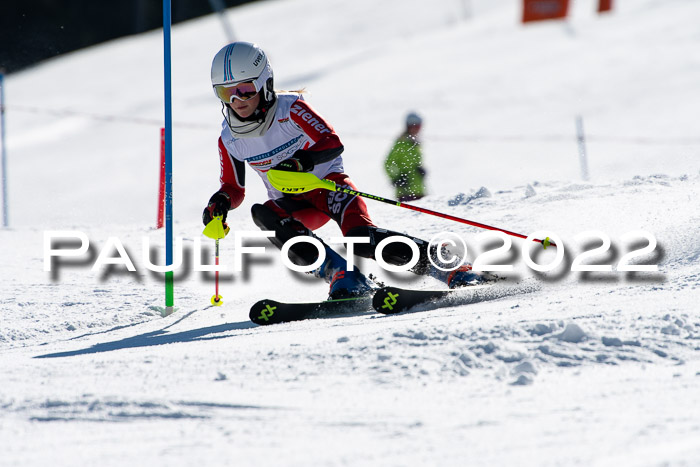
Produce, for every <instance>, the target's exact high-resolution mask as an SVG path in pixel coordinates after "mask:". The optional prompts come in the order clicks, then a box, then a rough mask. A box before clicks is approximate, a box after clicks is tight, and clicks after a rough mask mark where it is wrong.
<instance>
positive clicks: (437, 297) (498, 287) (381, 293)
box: [372, 282, 539, 314]
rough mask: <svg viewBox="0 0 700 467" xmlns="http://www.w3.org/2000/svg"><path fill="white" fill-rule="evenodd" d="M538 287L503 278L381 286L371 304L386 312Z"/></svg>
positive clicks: (492, 297) (477, 299) (472, 300)
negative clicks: (453, 284)
mask: <svg viewBox="0 0 700 467" xmlns="http://www.w3.org/2000/svg"><path fill="white" fill-rule="evenodd" d="M538 289H539V287H537V285H536V284H535V283H519V284H511V285H507V284H504V283H502V282H499V283H493V284H484V285H474V286H467V287H462V288H459V289H448V290H418V289H402V288H399V287H382V288H380V289H379V290H377V291H376V292H375V294H374V297H373V299H372V308H374V309H375V311H378V312H379V313H383V314H395V313H401V312H402V311H408V310H415V311H425V310H432V309H436V308H443V307H448V306H459V305H468V304H470V303H478V302H485V301H489V300H497V299H499V298H503V297H508V296H511V295H519V294H525V293H530V292H534V291H536V290H538Z"/></svg>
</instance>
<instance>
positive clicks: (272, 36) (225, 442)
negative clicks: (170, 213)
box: [0, 0, 700, 466]
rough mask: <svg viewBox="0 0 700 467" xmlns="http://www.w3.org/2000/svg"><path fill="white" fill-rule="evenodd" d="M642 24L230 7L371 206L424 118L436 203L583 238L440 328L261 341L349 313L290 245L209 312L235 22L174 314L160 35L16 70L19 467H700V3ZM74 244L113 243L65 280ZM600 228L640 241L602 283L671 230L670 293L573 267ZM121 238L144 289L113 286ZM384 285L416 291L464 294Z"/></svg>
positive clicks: (522, 227) (489, 9)
mask: <svg viewBox="0 0 700 467" xmlns="http://www.w3.org/2000/svg"><path fill="white" fill-rule="evenodd" d="M615 3H616V5H615V11H614V12H613V13H612V14H609V15H605V16H598V15H596V14H595V12H594V8H595V2H594V1H593V0H579V1H576V2H574V5H573V11H572V15H571V18H570V20H569V21H568V22H567V23H558V22H550V23H543V24H535V25H528V26H523V25H521V24H519V23H518V17H519V15H520V2H518V1H515V0H511V1H500V2H491V1H488V0H472V1H467V0H462V1H457V0H453V1H447V0H444V1H439V2H432V3H431V4H430V6H428V4H426V3H425V2H422V1H418V0H384V1H382V2H372V1H370V0H354V1H352V2H347V1H339V0H325V1H319V0H287V1H275V0H270V1H266V2H258V3H255V4H251V5H247V6H243V7H239V8H235V9H231V10H229V12H228V15H229V19H230V20H231V21H232V23H233V26H234V30H235V33H236V35H237V37H238V38H240V39H242V40H251V41H255V42H258V43H259V44H260V45H261V46H263V47H264V48H265V49H266V50H267V51H268V54H269V55H270V57H271V60H272V63H273V66H274V69H275V74H276V77H277V78H276V79H277V87H279V88H282V89H296V88H299V87H306V88H307V91H308V95H307V97H308V100H309V101H310V102H311V103H312V105H314V106H315V107H316V108H317V109H318V110H319V111H320V112H321V113H322V114H323V115H324V116H325V117H327V118H328V120H329V121H330V122H332V123H333V125H334V126H335V128H336V130H337V131H338V132H339V134H340V135H341V138H342V139H343V141H344V143H345V145H346V152H345V155H344V157H345V161H346V169H347V171H348V172H349V173H350V174H351V176H352V178H353V179H354V180H355V182H356V183H357V185H358V187H360V189H361V190H363V191H366V192H370V193H375V194H378V195H384V196H389V197H391V196H392V191H391V187H390V186H389V185H388V183H387V181H386V180H385V178H384V175H383V173H382V168H381V167H382V160H383V157H384V155H385V154H386V152H387V150H388V149H389V147H390V145H391V142H392V139H393V138H394V137H395V136H396V134H397V133H398V132H399V131H400V129H401V125H402V119H403V118H404V115H405V114H406V112H407V111H409V110H417V111H419V112H420V113H421V114H422V115H423V116H424V118H425V125H424V146H425V154H426V165H427V168H428V171H429V176H430V178H429V188H430V193H431V195H430V196H429V197H427V198H425V199H422V200H420V201H418V202H416V203H415V204H417V205H420V206H424V207H427V208H429V209H433V210H437V211H442V212H447V213H450V214H453V215H456V216H460V217H465V218H467V219H471V220H475V221H478V222H482V223H486V224H492V225H497V226H500V227H503V228H506V229H509V230H514V231H517V232H522V233H525V234H529V233H532V232H535V231H536V230H540V229H548V230H549V231H551V232H553V233H555V234H557V235H558V236H559V237H560V238H561V239H562V242H563V244H564V247H565V251H566V253H567V254H566V257H565V260H564V262H563V264H562V266H561V267H559V268H557V269H555V270H554V271H551V272H549V273H542V274H539V273H535V272H533V271H532V270H531V269H529V268H528V267H527V266H525V264H524V262H523V261H522V260H521V259H520V254H519V253H518V251H519V250H520V248H521V247H522V242H521V241H520V240H515V241H514V242H513V249H512V250H511V251H512V252H513V254H512V255H507V256H506V257H505V258H503V257H501V258H500V260H501V262H503V261H511V262H512V264H514V265H515V271H514V272H512V273H507V274H505V275H507V276H508V277H509V279H511V280H518V279H519V280H523V281H533V282H535V283H537V284H539V286H540V290H539V291H538V292H535V293H532V294H527V295H522V296H515V297H506V298H504V299H501V300H498V301H494V302H488V303H481V304H474V305H468V306H461V307H451V308H446V309H442V310H436V311H429V312H415V313H406V314H400V315H395V316H381V315H378V314H373V313H366V314H359V315H353V316H348V317H337V318H333V319H321V320H310V321H303V322H296V323H289V324H282V325H277V326H270V327H258V326H256V325H254V324H252V323H251V322H250V321H249V320H248V308H249V306H250V305H251V304H252V303H253V302H255V301H256V300H258V299H259V298H262V297H264V296H267V297H271V298H275V299H289V300H292V301H305V300H315V299H321V298H323V297H325V294H326V291H327V289H326V285H325V284H320V283H318V282H315V281H313V280H311V279H310V278H308V277H306V276H302V277H299V276H298V275H296V274H294V273H292V272H291V271H289V270H287V269H285V268H284V267H283V266H282V263H281V261H280V260H279V257H278V255H277V252H276V251H275V250H273V249H272V248H271V247H269V246H268V254H267V255H266V256H260V257H257V258H256V259H255V260H254V261H253V262H252V263H250V264H249V265H248V266H249V267H248V269H247V273H245V274H243V273H232V272H227V273H225V274H223V276H222V288H221V294H222V295H223V297H224V302H225V303H224V305H223V306H222V307H212V306H210V305H209V299H210V297H211V295H212V294H213V293H214V282H213V276H212V274H211V273H202V272H196V271H194V270H193V269H194V265H196V264H197V263H196V261H198V260H199V259H198V258H197V256H196V255H195V253H197V252H198V248H197V243H196V242H198V241H201V242H202V245H203V247H202V253H201V257H202V258H203V259H202V261H204V262H205V263H207V264H211V263H212V256H213V246H212V245H211V242H210V241H207V240H206V239H202V236H201V230H202V226H201V223H200V215H201V209H202V208H203V206H204V204H205V202H206V201H207V200H208V198H209V196H210V195H211V194H212V193H213V192H214V191H215V190H216V189H217V188H218V171H219V169H218V157H217V151H216V139H217V135H218V131H219V124H220V120H221V117H220V113H219V108H218V104H217V101H216V99H215V97H214V96H213V94H212V92H211V90H210V84H209V65H210V60H211V58H212V57H213V55H214V53H215V52H216V51H217V50H218V49H219V48H220V47H221V46H223V45H224V43H225V38H224V34H223V30H222V28H221V27H220V24H219V22H218V21H219V20H218V18H217V17H215V16H210V17H205V18H202V19H198V20H194V21H190V22H187V23H184V24H181V25H178V26H177V27H175V28H174V32H173V54H174V55H173V73H174V76H173V99H174V121H175V132H174V171H175V173H174V180H173V186H174V212H175V236H176V237H181V238H183V244H184V249H185V257H186V259H185V264H186V267H183V268H182V269H181V270H180V271H179V272H178V273H177V283H176V289H175V302H176V306H177V307H178V311H177V312H176V313H174V314H172V315H170V316H168V317H166V318H162V317H161V316H160V314H159V313H158V311H157V307H158V306H163V305H164V285H163V279H162V275H160V274H157V273H152V272H150V271H148V270H147V269H146V268H145V266H144V261H143V258H142V254H143V251H144V246H143V239H144V238H146V239H147V240H149V241H150V244H151V246H152V247H153V249H154V252H153V255H152V261H153V262H158V261H161V262H162V257H163V244H164V232H163V231H156V230H153V226H154V224H155V216H156V198H157V188H158V186H157V180H158V178H157V177H158V157H159V128H160V127H161V126H162V119H163V117H162V115H163V97H162V95H163V93H162V75H163V72H162V58H161V54H162V36H161V33H160V32H158V31H157V32H153V33H148V34H143V35H139V36H134V37H129V38H125V39H121V40H117V41H113V42H110V43H107V44H105V45H101V46H97V47H93V48H90V49H87V50H83V51H79V52H75V53H72V54H70V55H67V56H64V57H60V58H57V59H54V60H50V61H48V62H45V63H43V64H41V65H40V66H37V67H35V68H33V69H30V70H26V71H24V72H21V73H16V74H13V75H10V76H9V77H8V78H7V80H6V83H7V89H6V90H5V96H6V100H7V114H6V115H7V131H8V134H7V147H8V160H9V163H8V175H9V202H10V208H11V211H10V222H11V226H10V228H8V229H2V230H0V258H1V261H0V311H1V312H2V326H1V327H0V453H2V454H1V455H0V465H3V466H4V465H7V466H18V465H22V466H25V465H100V466H110V465H149V466H154V465H256V466H257V465H261V466H267V465H270V466H272V465H289V466H309V465H381V466H387V465H436V466H437V465H439V466H443V465H489V466H491V465H700V460H699V459H700V358H699V356H700V354H699V350H700V340H699V339H700V315H699V313H698V307H697V301H698V297H699V295H698V284H699V283H700V268H699V267H698V261H699V258H700V242H699V241H698V237H697V229H698V226H699V225H700V216H699V210H698V191H699V189H700V157H698V156H699V155H700V127H699V126H698V121H700V114H699V112H700V111H699V110H698V109H700V105H699V104H700V87H699V86H698V83H700V34H699V33H698V27H697V24H698V21H697V19H698V18H700V3H699V2H693V1H690V0H685V1H681V0H676V1H668V0H636V1H631V0H626V1H625V0H619V1H618V2H615ZM577 115H581V116H582V117H583V119H584V127H585V129H586V134H587V139H586V146H587V150H588V156H589V166H590V173H591V180H590V181H582V180H581V176H580V171H579V160H578V149H577V146H576V134H575V118H576V116H577ZM248 179H249V187H248V196H247V198H246V200H245V202H244V204H243V206H242V207H241V208H240V209H239V210H238V211H235V212H234V213H232V214H231V216H230V217H229V219H230V223H231V224H232V226H233V228H234V230H237V231H245V230H256V228H255V226H254V224H253V223H252V221H251V220H250V216H249V208H250V206H251V204H252V203H254V202H259V201H260V200H261V199H263V198H264V189H263V187H262V184H261V183H259V182H258V181H257V179H256V177H255V176H253V174H252V173H250V172H249V177H248ZM482 187H485V190H481V191H479V190H480V188H482ZM460 194H461V196H460ZM480 194H481V195H484V194H490V196H481V195H480ZM369 203H370V204H369V206H370V210H371V213H372V215H373V217H374V219H375V221H376V222H377V223H378V224H380V225H384V226H386V227H389V228H393V229H397V230H400V231H405V232H409V233H411V234H414V235H418V236H422V237H423V238H430V237H431V236H432V235H434V234H436V233H438V232H440V231H444V230H447V231H451V232H455V233H457V234H459V235H460V236H462V237H463V238H465V240H467V242H468V244H470V248H472V249H473V251H472V252H474V251H476V252H478V251H479V248H481V247H480V246H479V245H481V244H483V242H481V243H480V242H479V241H478V240H477V239H476V234H478V233H480V231H479V230H477V229H475V228H471V227H468V226H463V225H455V224H453V223H450V222H448V221H444V220H441V219H438V218H434V217H430V216H426V215H424V214H419V213H415V212H411V211H407V210H401V209H398V208H395V207H391V206H387V205H383V204H378V203H373V202H369ZM53 230H78V231H82V232H85V234H86V235H87V236H88V238H89V239H90V250H89V252H88V253H87V254H85V255H83V256H82V257H80V258H73V259H62V260H61V261H60V263H59V264H58V265H54V266H55V267H54V270H53V271H52V272H45V271H44V236H45V232H47V231H53ZM590 230H596V231H600V232H603V233H604V234H606V235H607V236H609V237H610V238H611V240H612V250H611V251H610V252H608V253H603V254H598V255H596V256H595V257H593V258H592V260H593V262H595V263H596V264H612V265H616V264H617V263H618V261H619V260H620V258H621V256H622V255H623V254H624V253H626V252H627V251H629V250H631V249H635V248H641V247H643V246H644V245H645V244H646V242H645V241H644V240H643V238H642V237H640V236H639V235H636V236H634V237H633V238H630V239H625V238H624V235H625V234H626V233H627V232H633V231H639V230H644V231H647V232H650V233H651V234H652V235H653V236H654V237H655V238H656V240H657V241H658V245H657V247H656V248H655V250H654V252H653V253H650V254H647V255H645V256H644V257H642V258H639V260H640V261H642V262H644V263H645V264H658V265H659V270H658V271H657V272H638V273H624V272H620V271H617V270H613V271H611V272H590V273H582V272H571V271H570V266H571V263H572V261H573V259H574V258H575V257H576V256H577V255H578V254H579V252H581V251H583V250H584V249H589V250H590V249H592V248H595V247H597V246H598V245H599V244H600V240H596V239H595V237H591V236H589V237H588V238H577V235H579V234H581V233H582V232H586V231H590ZM318 233H319V235H321V236H323V237H324V238H330V237H331V236H337V235H339V231H338V230H337V229H336V228H335V227H334V226H330V225H329V226H326V227H323V228H322V229H321V230H319V232H318ZM112 237H116V238H117V239H118V240H119V241H120V242H121V243H122V244H123V245H124V247H125V248H126V251H127V252H128V254H129V257H130V259H131V260H132V261H133V262H134V263H135V265H136V269H137V272H136V273H130V272H127V271H126V269H125V268H124V267H123V266H121V265H113V266H103V267H100V268H98V269H97V270H95V271H93V270H92V269H91V268H92V265H93V263H94V262H95V260H96V259H97V257H98V255H99V254H100V252H101V251H102V249H103V248H104V247H105V246H108V245H110V244H111V245H113V244H114V243H113V242H114V240H110V238H112ZM229 239H230V237H229ZM229 239H226V240H224V241H222V243H221V247H222V261H223V262H224V264H227V265H228V266H231V265H232V261H233V254H234V248H233V241H231V240H229ZM256 244H257V245H259V246H264V245H266V244H265V243H264V242H258V243H256ZM64 246H70V245H64ZM106 250H107V251H106V254H108V255H109V254H110V252H111V255H110V256H116V252H115V251H114V249H113V248H107V249H106ZM533 251H534V250H533ZM554 254H555V253H554V251H552V250H551V249H550V250H548V251H547V252H545V253H544V254H542V255H540V256H539V257H538V262H540V263H542V264H545V263H547V262H548V261H551V260H552V258H553V257H554ZM472 256H473V255H472ZM533 256H535V255H533ZM498 259H499V258H496V261H498ZM359 264H360V267H361V269H362V270H363V271H365V272H372V273H375V274H376V275H377V276H379V277H380V278H381V279H382V280H385V281H386V282H389V283H392V284H407V283H408V284H410V285H412V286H416V287H421V286H425V287H434V286H436V284H434V283H431V282H430V281H429V280H423V279H415V278H409V277H408V276H406V275H402V274H388V273H386V272H384V271H382V270H381V269H379V268H378V266H377V265H376V264H375V263H373V262H370V261H367V260H359ZM56 266H57V267H56ZM694 303H695V305H694Z"/></svg>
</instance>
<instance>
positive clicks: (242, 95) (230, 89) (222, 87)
mask: <svg viewBox="0 0 700 467" xmlns="http://www.w3.org/2000/svg"><path fill="white" fill-rule="evenodd" d="M214 92H215V93H216V95H217V97H218V98H219V99H221V100H222V101H223V102H226V103H231V102H233V100H234V99H238V100H240V101H247V100H248V99H251V98H253V97H255V95H256V94H257V93H258V89H257V87H256V86H255V83H254V82H253V81H246V82H243V83H236V84H229V85H226V84H218V85H216V86H214Z"/></svg>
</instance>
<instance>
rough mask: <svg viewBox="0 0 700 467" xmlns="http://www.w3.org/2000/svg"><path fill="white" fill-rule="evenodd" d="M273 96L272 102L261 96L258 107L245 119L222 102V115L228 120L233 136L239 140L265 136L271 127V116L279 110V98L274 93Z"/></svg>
mask: <svg viewBox="0 0 700 467" xmlns="http://www.w3.org/2000/svg"><path fill="white" fill-rule="evenodd" d="M272 96H273V98H272V100H271V101H268V100H266V99H264V98H262V96H261V99H260V104H259V105H258V107H257V108H256V109H255V111H254V112H253V113H252V114H251V115H249V116H248V117H245V118H243V117H241V116H239V115H238V114H237V113H236V112H235V111H234V110H233V109H232V108H231V107H229V106H228V105H227V104H224V103H223V102H222V109H221V113H223V115H224V118H225V119H226V123H227V124H228V127H229V130H230V131H231V134H232V135H233V136H234V137H237V138H246V137H256V136H263V135H264V134H265V133H266V132H267V129H268V128H269V126H270V125H269V124H268V123H267V121H268V120H269V116H270V115H271V114H274V113H275V109H276V108H277V96H276V95H275V94H274V93H273V94H272Z"/></svg>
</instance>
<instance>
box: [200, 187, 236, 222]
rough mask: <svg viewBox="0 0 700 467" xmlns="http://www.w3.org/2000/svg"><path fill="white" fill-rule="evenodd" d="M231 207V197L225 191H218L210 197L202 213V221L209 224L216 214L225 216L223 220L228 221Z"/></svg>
mask: <svg viewBox="0 0 700 467" xmlns="http://www.w3.org/2000/svg"><path fill="white" fill-rule="evenodd" d="M230 208H231V197H230V196H229V195H228V194H226V193H224V192H223V191H217V192H216V193H214V194H213V195H212V197H211V198H209V204H207V207H206V208H204V212H203V213H202V222H204V225H208V224H209V223H210V222H211V221H212V219H214V216H224V217H223V218H222V220H223V221H224V222H226V216H227V215H228V210H229V209H230Z"/></svg>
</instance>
